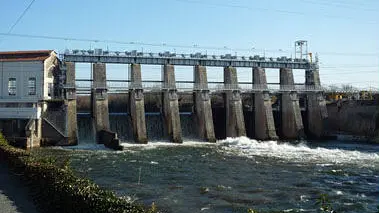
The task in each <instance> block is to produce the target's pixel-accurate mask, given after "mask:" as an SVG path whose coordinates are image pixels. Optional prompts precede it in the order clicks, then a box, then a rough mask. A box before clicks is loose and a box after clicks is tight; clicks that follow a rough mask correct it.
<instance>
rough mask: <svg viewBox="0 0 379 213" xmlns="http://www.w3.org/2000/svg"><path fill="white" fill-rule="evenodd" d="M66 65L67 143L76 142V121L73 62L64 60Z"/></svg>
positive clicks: (72, 143)
mask: <svg viewBox="0 0 379 213" xmlns="http://www.w3.org/2000/svg"><path fill="white" fill-rule="evenodd" d="M64 67H66V100H65V105H66V129H67V144H68V145H77V144H78V123H77V111H76V88H75V63H73V62H65V66H64Z"/></svg>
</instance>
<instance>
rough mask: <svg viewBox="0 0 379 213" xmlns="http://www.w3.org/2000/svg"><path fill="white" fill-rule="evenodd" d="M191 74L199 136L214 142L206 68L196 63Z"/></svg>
mask: <svg viewBox="0 0 379 213" xmlns="http://www.w3.org/2000/svg"><path fill="white" fill-rule="evenodd" d="M193 74H194V77H193V79H194V81H195V86H194V92H195V99H194V102H195V103H194V105H195V113H196V123H197V128H198V133H199V136H200V137H201V139H203V140H206V141H208V142H216V137H215V132H214V125H213V116H212V106H211V99H210V96H209V90H208V78H207V69H206V67H205V66H200V65H196V66H195V67H194V71H193Z"/></svg>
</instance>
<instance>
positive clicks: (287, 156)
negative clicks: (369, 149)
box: [218, 137, 379, 167]
mask: <svg viewBox="0 0 379 213" xmlns="http://www.w3.org/2000/svg"><path fill="white" fill-rule="evenodd" d="M218 144H220V145H221V149H222V151H223V152H225V153H227V154H233V155H240V156H245V157H251V158H253V157H255V156H263V157H273V158H279V159H283V160H288V161H291V162H312V163H322V164H325V163H331V164H359V166H365V167H374V166H378V165H379V155H378V154H377V153H366V152H361V151H351V150H343V149H338V148H333V149H330V148H322V147H317V148H310V147H309V146H307V145H306V144H298V145H293V144H289V143H278V142H277V141H261V142H259V141H256V140H252V139H249V138H246V137H240V138H227V139H225V140H222V141H219V142H218Z"/></svg>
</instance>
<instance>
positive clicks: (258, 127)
mask: <svg viewBox="0 0 379 213" xmlns="http://www.w3.org/2000/svg"><path fill="white" fill-rule="evenodd" d="M253 83H254V84H255V85H262V86H263V88H262V92H258V93H255V94H254V108H255V110H254V123H255V125H254V126H255V138H256V139H258V140H267V139H272V140H276V139H278V136H277V135H276V131H275V123H274V117H273V113H272V103H271V97H270V94H269V92H268V91H264V89H267V79H266V72H265V69H263V68H259V67H255V68H253Z"/></svg>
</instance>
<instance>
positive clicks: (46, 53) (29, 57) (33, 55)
mask: <svg viewBox="0 0 379 213" xmlns="http://www.w3.org/2000/svg"><path fill="white" fill-rule="evenodd" d="M52 52H54V50H29V51H9V52H0V61H44V60H46V59H47V58H48V57H50V55H51V53H52Z"/></svg>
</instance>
